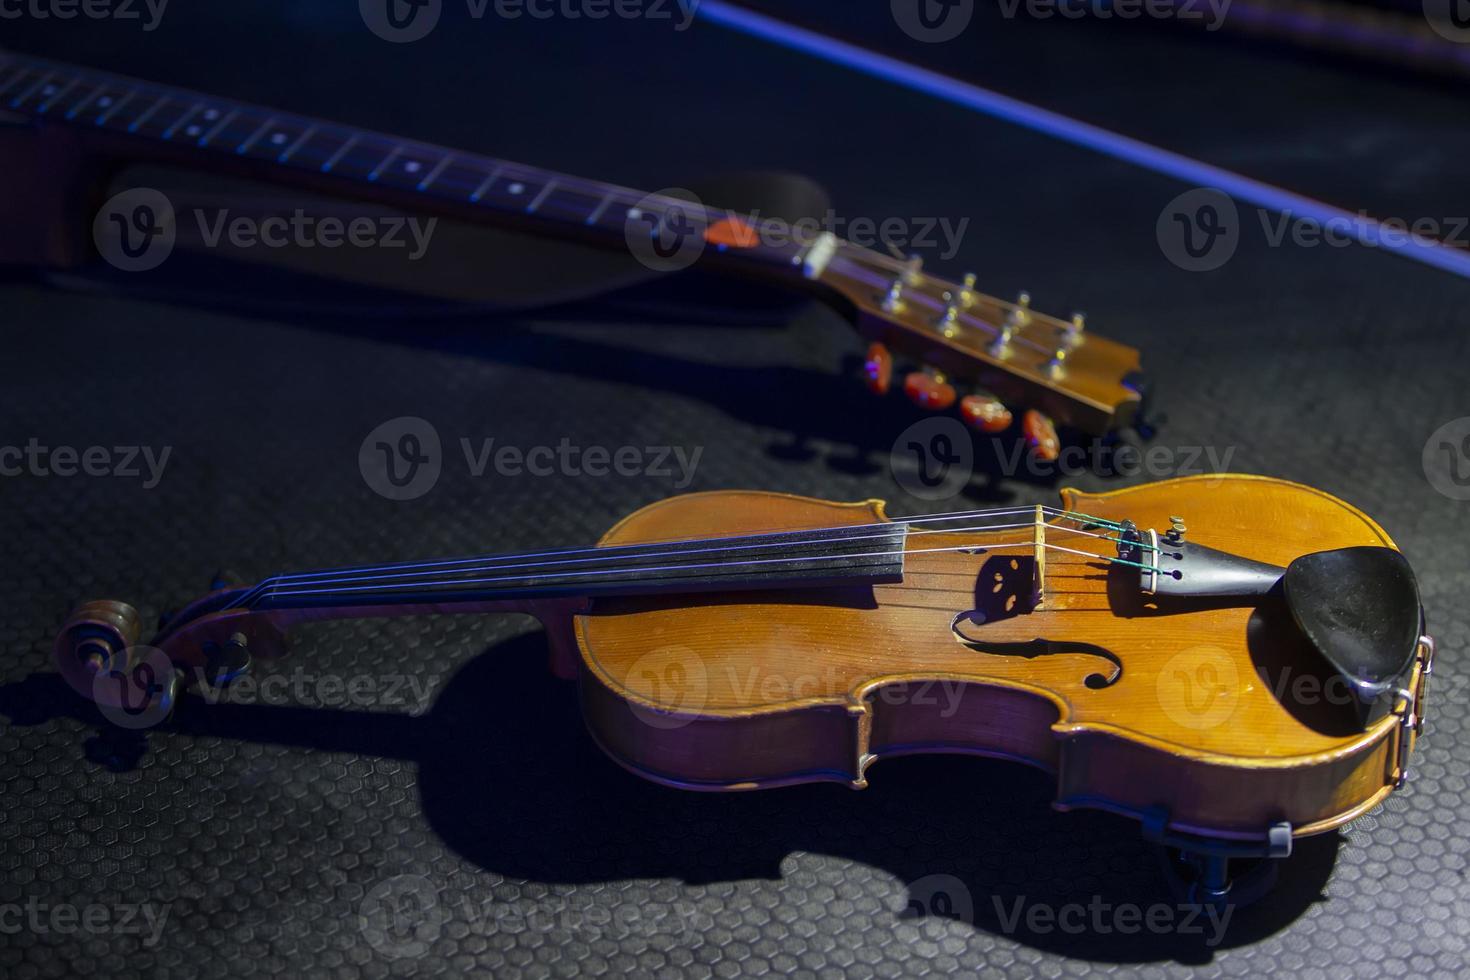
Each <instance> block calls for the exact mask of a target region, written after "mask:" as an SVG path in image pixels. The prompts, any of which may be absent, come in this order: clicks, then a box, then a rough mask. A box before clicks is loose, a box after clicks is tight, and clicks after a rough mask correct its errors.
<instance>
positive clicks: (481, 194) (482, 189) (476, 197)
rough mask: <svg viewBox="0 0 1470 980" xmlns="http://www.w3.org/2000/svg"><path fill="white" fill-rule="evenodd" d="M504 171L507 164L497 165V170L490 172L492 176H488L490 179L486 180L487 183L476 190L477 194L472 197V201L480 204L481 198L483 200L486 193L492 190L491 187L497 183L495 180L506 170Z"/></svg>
mask: <svg viewBox="0 0 1470 980" xmlns="http://www.w3.org/2000/svg"><path fill="white" fill-rule="evenodd" d="M504 169H505V164H503V163H502V164H498V165H496V167H495V169H494V170H492V171H490V176H488V177H486V178H485V182H484V183H483V184H481V185H480V186H479V187H476V188H475V192H474V193H473V194H471V195H470V200H471V201H474V202H475V203H476V204H478V203H479V201H480V198H482V197H484V196H485V192H486V191H487V190H489V189H490V185H491V184H493V183H495V178H497V177H499V176H500V172H501V171H502V170H504Z"/></svg>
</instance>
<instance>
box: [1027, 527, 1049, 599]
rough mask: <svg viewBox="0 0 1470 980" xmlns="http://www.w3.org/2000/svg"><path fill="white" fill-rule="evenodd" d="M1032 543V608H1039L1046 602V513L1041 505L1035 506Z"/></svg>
mask: <svg viewBox="0 0 1470 980" xmlns="http://www.w3.org/2000/svg"><path fill="white" fill-rule="evenodd" d="M1033 543H1034V544H1035V547H1036V561H1035V562H1034V563H1033V567H1034V569H1035V571H1034V573H1033V575H1032V580H1031V590H1032V603H1031V608H1032V609H1040V608H1041V607H1042V604H1043V603H1045V602H1046V515H1045V513H1044V512H1043V511H1042V508H1041V505H1040V504H1037V506H1036V524H1035V537H1034V538H1033Z"/></svg>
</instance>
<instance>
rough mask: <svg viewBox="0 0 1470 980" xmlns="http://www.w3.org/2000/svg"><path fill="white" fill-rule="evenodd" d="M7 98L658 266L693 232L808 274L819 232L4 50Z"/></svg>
mask: <svg viewBox="0 0 1470 980" xmlns="http://www.w3.org/2000/svg"><path fill="white" fill-rule="evenodd" d="M0 107H3V108H5V109H7V110H9V111H10V112H12V113H18V114H21V115H24V116H28V117H30V118H31V119H32V120H35V121H36V122H38V123H41V124H46V125H51V124H56V125H64V126H68V127H70V128H72V129H74V130H76V131H77V132H78V134H79V135H80V137H81V138H82V140H83V141H84V142H87V143H90V144H92V145H95V146H96V147H98V148H99V149H101V150H108V151H115V152H117V153H118V154H119V155H122V156H125V157H127V158H129V159H134V160H157V161H164V162H170V163H181V164H184V165H190V166H195V167H199V168H202V169H212V170H218V171H222V172H227V173H234V174H240V175H243V176H250V177H256V178H263V179H266V180H269V181H273V182H276V183H284V184H289V185H293V186H298V187H305V188H308V189H312V190H317V191H324V192H326V193H329V194H333V195H336V196H346V197H354V198H360V199H364V200H370V201H376V202H382V203H386V204H389V205H391V206H394V207H400V208H413V209H419V210H424V211H432V212H436V213H441V214H447V215H449V216H452V217H457V218H463V219H466V220H470V221H477V222H486V223H492V224H497V225H505V226H511V227H523V228H526V229H527V230H531V231H535V232H537V233H540V234H546V235H550V236H554V237H561V238H569V239H576V240H583V241H591V242H593V243H596V244H602V245H605V246H607V247H613V248H622V249H630V248H631V249H632V250H633V251H634V253H635V254H638V255H639V256H640V257H645V256H646V257H647V261H648V262H649V263H650V264H651V265H652V266H653V267H654V268H673V267H677V266H678V265H681V264H688V263H679V262H678V254H683V252H684V250H685V249H688V248H690V246H691V244H692V245H693V246H694V247H695V248H697V251H698V253H699V258H700V259H708V258H714V259H718V258H721V257H727V256H728V257H729V258H731V259H734V260H736V261H737V262H739V263H741V264H746V265H752V266H755V267H757V268H758V269H760V270H764V271H767V272H771V273H775V274H778V275H782V276H784V277H788V278H793V279H801V278H802V270H803V265H802V263H803V257H804V255H805V254H806V252H807V250H808V248H809V247H810V246H811V244H812V241H800V240H798V239H797V238H796V237H795V236H787V237H782V238H777V239H776V240H774V241H772V240H771V237H772V236H762V235H757V234H754V233H753V229H754V228H755V227H756V226H757V225H758V222H757V221H756V220H754V219H753V218H752V219H750V220H746V219H743V218H741V217H740V216H738V215H734V214H732V213H731V212H726V211H720V210H717V209H714V208H710V207H706V206H705V205H703V204H702V203H700V202H696V201H688V200H683V199H679V198H676V197H671V196H667V195H662V194H646V193H643V192H641V191H637V190H634V189H632V188H628V187H623V186H620V185H617V184H609V183H604V182H601V181H596V180H588V179H585V178H582V177H575V176H572V175H569V174H563V173H557V172H555V171H551V170H544V169H541V168H538V167H533V166H528V165H525V164H520V163H514V162H512V161H509V160H501V159H497V158H494V157H488V156H484V155H481V154H476V153H467V152H463V151H460V150H453V149H449V148H447V147H443V146H436V145H433V144H429V143H423V142H419V141H416V140H407V139H402V138H400V137H397V136H392V135H389V134H386V133H379V132H374V131H372V130H367V129H360V128H357V127H353V126H348V125H343V124H340V123H334V122H329V121H326V120H322V119H314V118H311V117H307V116H302V115H297V114H294V113H289V112H282V111H279V110H275V109H269V108H265V107H261V106H256V105H251V104H248V103H244V102H239V101H235V100H232V99H226V98H221V97H217V96H213V95H207V94H202V93H198V92H193V91H189V90H186V89H181V88H175V87H172V86H166V85H158V84H155V83H152V82H145V81H140V80H138V79H133V78H128V77H124V76H121V75H115V74H110V73H107V72H99V71H94V70H92V69H87V68H81V67H78V66H75V65H68V64H64V63H60V62H55V61H50V60H47V59H42V58H36V57H31V56H28V55H21V54H16V53H11V52H4V51H0ZM638 239H643V241H642V242H638V241H637V240H638ZM706 245H708V246H710V247H705V246H706ZM640 246H646V248H645V247H640ZM676 253H678V254H676Z"/></svg>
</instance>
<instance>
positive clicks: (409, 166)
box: [403, 160, 424, 174]
mask: <svg viewBox="0 0 1470 980" xmlns="http://www.w3.org/2000/svg"><path fill="white" fill-rule="evenodd" d="M403 169H404V170H407V171H408V172H409V173H411V174H416V173H418V172H419V171H420V170H422V169H424V165H423V164H422V163H419V162H418V161H417V160H410V161H408V162H407V163H405V164H404V165H403Z"/></svg>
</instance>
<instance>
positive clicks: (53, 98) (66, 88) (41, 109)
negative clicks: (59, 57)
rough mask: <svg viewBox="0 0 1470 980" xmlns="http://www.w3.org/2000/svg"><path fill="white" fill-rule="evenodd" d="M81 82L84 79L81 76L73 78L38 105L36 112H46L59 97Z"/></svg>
mask: <svg viewBox="0 0 1470 980" xmlns="http://www.w3.org/2000/svg"><path fill="white" fill-rule="evenodd" d="M81 83H82V80H81V78H80V77H77V78H73V79H72V80H71V81H70V82H68V83H67V84H66V85H64V86H62V87H61V88H60V89H59V90H57V91H56V92H53V93H52V94H51V97H50V98H48V99H47V100H46V101H45V102H42V103H41V104H40V105H38V106H37V107H36V112H38V113H42V112H45V111H46V110H47V109H50V108H51V107H52V106H53V105H55V104H56V100H57V99H59V98H61V97H62V96H63V95H65V94H66V93H68V92H70V91H71V90H72V89H74V88H76V87H77V86H78V85H80V84H81Z"/></svg>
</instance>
